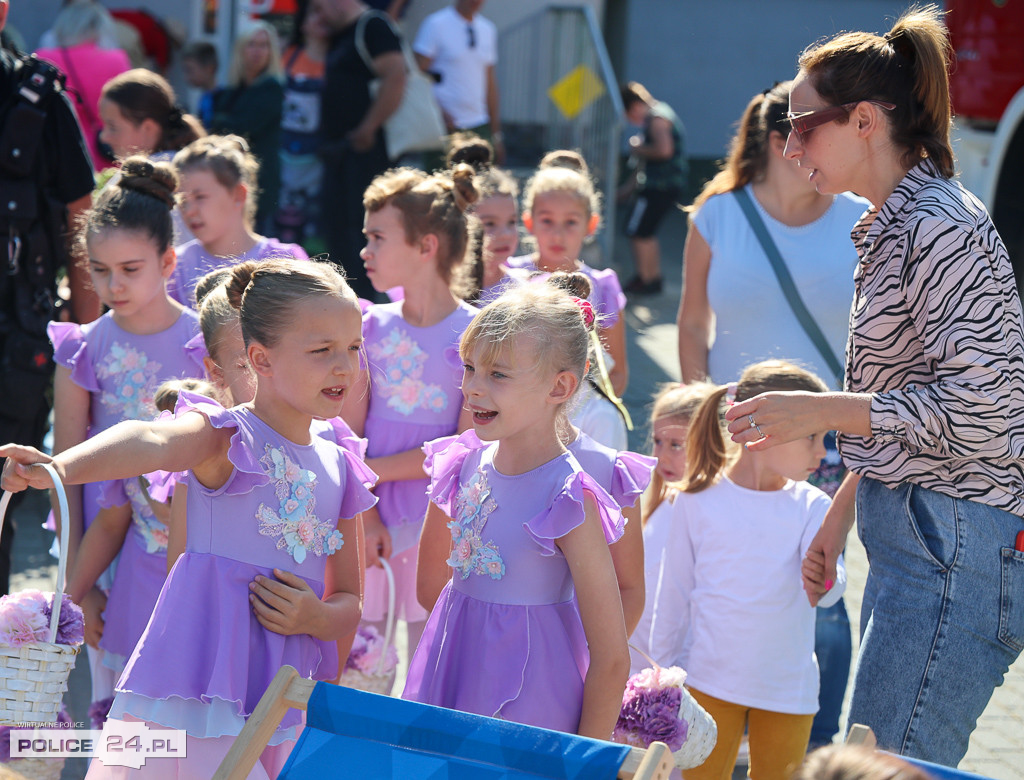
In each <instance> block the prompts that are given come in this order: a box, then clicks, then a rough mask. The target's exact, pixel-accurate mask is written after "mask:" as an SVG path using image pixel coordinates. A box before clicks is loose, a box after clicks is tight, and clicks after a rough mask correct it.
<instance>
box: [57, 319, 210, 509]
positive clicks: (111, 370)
mask: <svg viewBox="0 0 1024 780" xmlns="http://www.w3.org/2000/svg"><path fill="white" fill-rule="evenodd" d="M46 332H47V334H48V335H49V337H50V341H52V342H53V357H54V360H55V361H56V362H57V363H59V364H60V365H62V366H64V367H65V368H69V369H71V381H72V382H74V383H75V384H76V385H78V386H79V387H82V388H84V389H85V390H88V391H89V393H90V394H91V401H90V408H89V432H88V435H89V436H95V435H96V434H97V433H99V432H100V431H103V430H106V429H107V428H109V427H110V426H112V425H115V424H116V423H119V422H121V421H122V420H152V419H153V418H154V417H156V413H157V410H156V407H155V406H154V405H153V394H154V393H155V392H156V389H157V388H158V387H159V386H160V385H161V384H162V383H163V382H165V381H167V380H168V379H188V378H199V377H202V376H204V371H203V358H202V353H201V352H199V351H197V350H196V349H194V348H186V345H187V344H189V342H190V341H191V339H192V338H193V336H195V335H196V334H197V333H199V318H198V316H197V315H196V313H195V312H194V311H191V310H190V309H185V310H184V311H182V313H181V316H179V317H178V319H177V320H176V321H175V322H174V324H173V325H171V327H169V328H167V329H166V330H163V331H161V332H159V333H152V334H149V335H143V336H140V335H137V334H135V333H129V332H128V331H126V330H123V329H122V328H121V327H119V326H118V325H117V323H116V322H114V318H113V316H112V315H111V314H110V313H109V312H108V313H107V314H104V315H103V316H102V317H100V318H99V319H98V320H95V321H94V322H90V323H89V324H87V325H77V324H75V323H73V322H51V323H50V325H49V326H48V327H47V329H46ZM103 490H104V486H103V483H100V482H96V483H92V484H88V485H85V486H84V488H83V500H82V501H83V506H82V515H83V520H84V524H85V527H86V528H88V527H89V525H90V524H91V523H92V519H93V518H94V517H95V516H96V512H97V511H98V509H99V506H100V505H99V498H100V495H101V493H102V491H103Z"/></svg>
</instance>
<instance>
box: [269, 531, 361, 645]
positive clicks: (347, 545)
mask: <svg viewBox="0 0 1024 780" xmlns="http://www.w3.org/2000/svg"><path fill="white" fill-rule="evenodd" d="M338 530H339V531H341V534H342V537H343V538H344V540H345V541H344V544H342V546H341V549H339V550H338V551H337V552H335V553H334V554H333V555H331V556H329V557H328V558H327V568H326V572H325V574H326V579H325V585H324V596H323V598H322V599H319V598H317V597H316V594H315V593H314V592H313V589H312V588H310V587H309V584H308V583H307V582H306V581H305V580H304V579H302V577H299V576H298V575H296V574H292V573H291V572H288V571H284V570H283V569H274V577H275V579H270V578H269V577H263V576H257V577H256V578H255V579H254V580H253V581H252V582H251V583H249V591H250V594H249V604H250V606H251V608H252V611H253V614H255V615H256V619H257V620H258V621H259V622H260V625H262V626H263V627H264V628H266V629H269V630H270V631H273V632H275V633H278V634H285V635H288V636H290V635H294V634H309V635H310V636H314V637H316V638H317V639H322V640H324V641H328V642H330V641H336V640H338V639H341V638H342V637H344V636H346V635H349V634H352V633H353V632H355V630H356V626H357V625H358V623H359V617H360V615H361V614H362V611H363V604H362V596H361V594H362V587H361V584H362V579H363V571H364V570H363V551H362V549H361V548H362V536H363V520H362V517H361V516H360V515H356V516H355V517H354V518H352V519H350V520H338Z"/></svg>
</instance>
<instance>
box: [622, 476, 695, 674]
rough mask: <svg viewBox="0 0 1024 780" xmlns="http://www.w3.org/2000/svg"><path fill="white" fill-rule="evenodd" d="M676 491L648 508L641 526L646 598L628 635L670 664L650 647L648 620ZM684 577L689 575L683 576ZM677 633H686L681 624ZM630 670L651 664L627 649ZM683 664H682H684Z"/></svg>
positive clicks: (636, 644) (633, 642) (661, 662)
mask: <svg viewBox="0 0 1024 780" xmlns="http://www.w3.org/2000/svg"><path fill="white" fill-rule="evenodd" d="M676 493H677V491H675V490H673V491H671V492H670V493H669V495H668V496H666V498H665V500H664V501H662V502H661V503H660V504H658V508H657V509H655V510H654V511H653V512H651V516H650V517H649V518H647V525H645V526H644V592H645V593H646V594H647V598H646V599H645V600H644V612H643V614H642V615H641V616H640V622H639V623H637V625H636V630H635V631H633V635H632V636H631V637H630V638H629V643H630V644H631V645H633V647H636V648H639V649H640V650H642V651H643V652H645V653H647V655H649V656H651V658H653V659H654V660H655V661H656V662H657V663H658V665H659V666H672V664H673V663H675V660H676V659H675V658H664V657H663V658H658V657H657V656H656V655H655V654H654V653H653V652H652V651H651V620H652V618H653V617H654V594H655V592H656V591H657V589H658V573H659V572H660V571H661V554H662V552H663V551H664V549H665V542H666V541H667V540H668V528H669V523H671V522H672V502H673V501H675V497H676ZM673 565H674V566H683V565H685V564H684V563H683V562H682V561H674V562H673ZM683 579H688V577H684V578H683ZM680 635H681V636H685V635H686V629H685V627H684V626H680ZM629 659H630V667H629V673H630V674H636V673H637V672H639V671H640V670H641V669H646V668H647V667H649V666H650V665H651V664H650V662H649V661H648V660H647V659H646V658H644V657H643V656H642V655H640V654H639V653H630V654H629ZM684 668H685V667H684Z"/></svg>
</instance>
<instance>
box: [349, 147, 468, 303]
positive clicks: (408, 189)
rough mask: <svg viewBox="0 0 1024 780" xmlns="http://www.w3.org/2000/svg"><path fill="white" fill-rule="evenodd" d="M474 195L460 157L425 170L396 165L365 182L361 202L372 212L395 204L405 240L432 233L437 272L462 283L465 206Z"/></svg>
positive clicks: (452, 282) (450, 282) (458, 285)
mask: <svg viewBox="0 0 1024 780" xmlns="http://www.w3.org/2000/svg"><path fill="white" fill-rule="evenodd" d="M479 197H480V191H479V189H478V188H477V184H476V179H475V176H474V171H473V168H472V167H471V166H469V165H466V164H464V163H460V164H458V165H456V166H455V167H454V168H452V170H451V171H439V172H437V173H433V174H430V175H427V174H425V173H423V172H422V171H418V170H415V169H413V168H395V169H392V170H390V171H387V172H385V173H382V174H381V175H380V176H378V177H377V178H375V179H374V180H373V181H372V182H370V186H369V187H367V188H366V192H365V193H363V208H365V209H366V211H367V212H368V213H371V214H373V213H376V212H378V211H380V210H381V209H383V208H384V207H385V206H394V208H396V209H397V210H398V211H399V213H400V214H401V215H402V227H403V229H404V231H405V240H406V243H408V244H413V243H415V242H416V241H419V240H420V239H421V238H423V236H426V235H434V236H437V242H438V247H437V270H438V273H439V274H440V275H441V277H442V278H443V279H444V280H445V282H446V283H447V284H448V285H449V286H450V287H453V288H459V289H461V288H462V286H463V283H462V280H461V278H460V277H461V273H462V272H463V264H464V262H465V260H466V253H467V250H468V248H469V237H470V224H471V221H472V218H471V217H470V215H469V214H467V210H468V209H469V207H470V206H471V205H472V204H474V203H476V202H477V200H478V199H479Z"/></svg>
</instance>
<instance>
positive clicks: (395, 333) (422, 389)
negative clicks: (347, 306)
mask: <svg viewBox="0 0 1024 780" xmlns="http://www.w3.org/2000/svg"><path fill="white" fill-rule="evenodd" d="M367 351H368V352H369V353H370V357H371V358H372V359H373V360H374V361H375V362H376V363H378V364H379V368H380V369H381V370H382V371H383V382H381V384H380V387H379V388H378V387H375V388H374V392H375V393H379V394H380V395H381V396H383V397H384V398H387V399H388V406H390V407H391V408H392V409H395V410H397V411H398V412H401V413H402V414H404V415H407V416H408V415H410V414H412V413H413V412H415V411H416V410H417V409H427V410H429V411H432V412H443V411H444V410H445V409H446V408H447V407H448V396H447V395H445V392H444V390H442V389H441V387H440V386H438V385H430V384H427V383H426V382H424V381H423V379H422V377H423V366H424V365H425V364H426V362H427V358H428V357H429V355H427V353H426V352H424V351H423V350H422V349H420V345H419V344H417V343H416V342H415V341H413V340H412V339H411V338H410V337H409V336H408V334H404V333H402V332H401V331H400V330H399V329H398V328H395V329H394V330H392V331H391V333H389V334H388V335H387V337H386V338H385V339H384V340H383V341H381V342H380V343H377V344H372V345H370V347H369V349H368V350H367Z"/></svg>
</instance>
